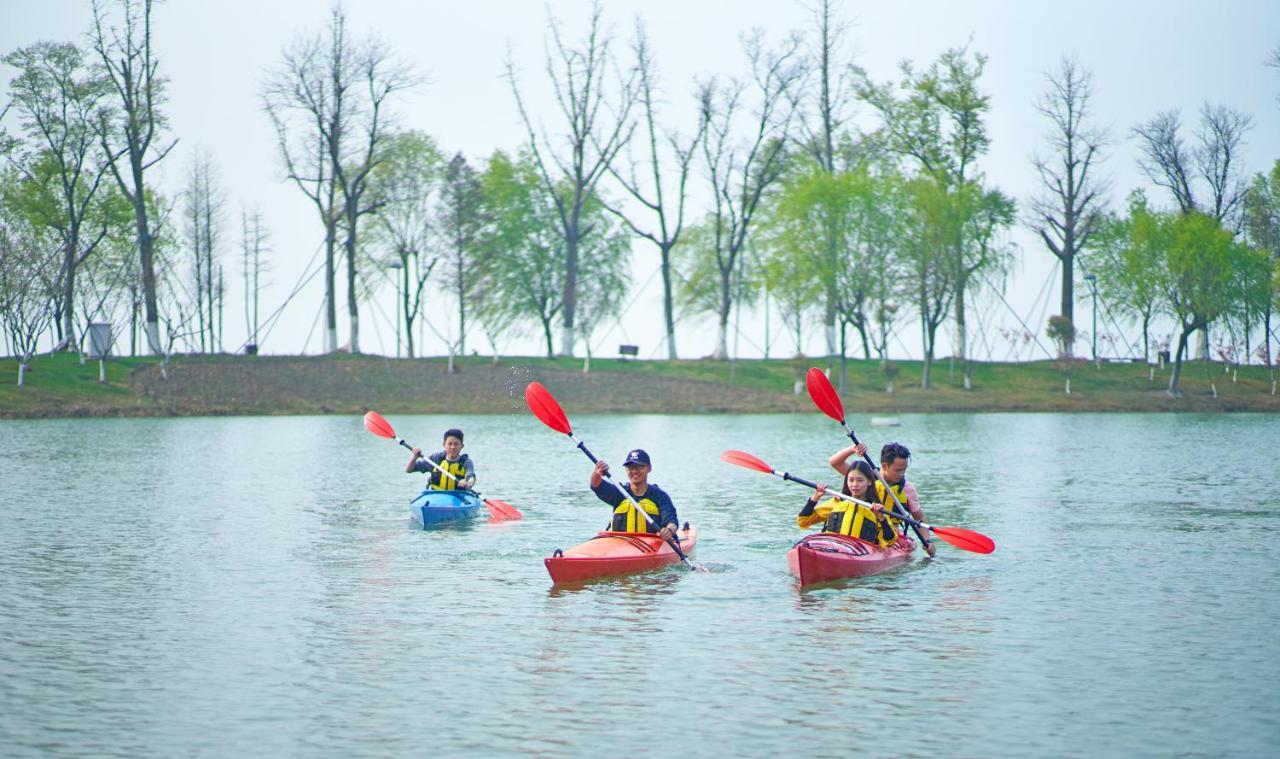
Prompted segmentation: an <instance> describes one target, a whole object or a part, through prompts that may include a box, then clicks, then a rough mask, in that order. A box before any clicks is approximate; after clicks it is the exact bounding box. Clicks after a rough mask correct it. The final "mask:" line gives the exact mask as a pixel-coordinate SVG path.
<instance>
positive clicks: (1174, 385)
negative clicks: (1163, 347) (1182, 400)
mask: <svg viewBox="0 0 1280 759" xmlns="http://www.w3.org/2000/svg"><path fill="white" fill-rule="evenodd" d="M1192 331H1193V329H1186V328H1184V329H1183V330H1182V334H1181V335H1179V336H1178V352H1177V354H1176V356H1175V357H1174V360H1173V371H1172V372H1170V373H1169V389H1168V391H1167V392H1168V394H1169V396H1170V397H1172V398H1176V397H1177V396H1178V377H1179V376H1180V375H1181V374H1182V356H1183V354H1184V353H1186V351H1187V338H1189V337H1190V336H1191V333H1192Z"/></svg>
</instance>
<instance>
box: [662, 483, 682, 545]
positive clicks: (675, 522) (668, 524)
mask: <svg viewBox="0 0 1280 759" xmlns="http://www.w3.org/2000/svg"><path fill="white" fill-rule="evenodd" d="M658 524H659V525H661V526H662V529H660V530H658V534H660V535H662V538H663V540H666V539H667V538H670V537H672V536H674V535H675V534H676V531H677V530H678V529H679V525H680V517H678V516H676V505H675V504H674V503H672V502H671V496H669V495H667V494H666V492H665V491H663V492H662V496H661V497H660V498H659V499H658Z"/></svg>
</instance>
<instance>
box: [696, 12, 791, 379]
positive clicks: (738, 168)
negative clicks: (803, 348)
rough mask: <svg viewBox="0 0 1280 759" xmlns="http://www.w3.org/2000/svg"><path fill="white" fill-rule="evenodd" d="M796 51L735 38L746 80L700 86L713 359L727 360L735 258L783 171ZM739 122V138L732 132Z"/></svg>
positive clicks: (787, 44)
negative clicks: (714, 292)
mask: <svg viewBox="0 0 1280 759" xmlns="http://www.w3.org/2000/svg"><path fill="white" fill-rule="evenodd" d="M799 45H800V42H799V40H798V39H797V38H795V37H791V38H788V39H787V40H785V41H784V42H783V43H782V45H781V46H780V47H779V48H778V49H777V50H774V51H769V50H766V49H765V44H764V36H763V33H760V32H757V33H755V34H753V35H751V36H749V37H746V38H744V40H743V47H744V50H745V53H746V57H747V62H748V66H749V69H750V71H751V79H750V81H749V82H748V81H743V80H733V81H730V82H728V83H726V84H720V83H719V82H717V81H716V80H711V81H709V82H706V83H705V84H703V85H702V94H701V101H702V103H703V104H704V107H706V108H708V109H709V114H708V115H707V125H708V126H707V138H706V140H704V141H703V159H704V164H705V170H706V177H707V182H708V185H709V186H708V189H709V190H710V191H711V197H712V203H711V210H710V212H709V215H708V217H707V221H706V226H707V230H706V231H707V235H708V237H707V238H706V242H707V243H708V245H707V246H706V247H705V248H704V250H706V251H708V252H709V253H710V254H711V256H712V258H713V260H714V261H715V272H716V283H717V285H718V293H719V295H718V302H717V304H716V308H715V314H716V317H717V321H718V327H719V338H718V340H717V342H716V349H715V353H714V356H715V357H716V358H718V359H725V358H728V357H729V343H728V335H729V317H730V314H731V312H732V310H733V307H734V305H735V293H736V291H737V290H738V289H739V287H738V284H739V283H740V281H741V279H742V277H741V275H740V274H738V275H735V272H738V271H739V269H741V266H742V264H741V261H740V260H739V259H740V258H741V257H742V255H743V254H744V252H745V250H746V247H747V242H748V234H749V233H750V231H751V230H752V229H753V222H754V221H755V217H756V212H757V211H758V210H759V209H760V205H761V202H762V201H763V200H764V197H765V193H766V192H768V191H769V190H770V189H771V188H772V187H773V185H774V183H776V182H777V181H778V180H779V179H781V178H782V176H783V174H784V172H785V170H786V168H787V155H788V153H787V141H788V139H789V135H790V130H791V126H792V121H793V118H794V116H795V108H794V107H793V102H794V101H792V100H790V99H789V91H790V88H791V87H792V86H794V84H795V83H796V81H797V79H798V77H799V75H800V73H801V68H800V67H799V66H798V62H797V54H798V49H799ZM749 91H750V94H753V95H754V98H753V99H754V102H753V103H750V104H748V103H747V102H745V98H746V97H747V96H748V94H749ZM748 108H752V109H753V110H751V111H748ZM744 120H745V121H746V122H747V126H746V128H745V131H746V138H745V139H743V137H742V136H741V134H740V132H739V130H740V128H741V127H740V122H741V121H744Z"/></svg>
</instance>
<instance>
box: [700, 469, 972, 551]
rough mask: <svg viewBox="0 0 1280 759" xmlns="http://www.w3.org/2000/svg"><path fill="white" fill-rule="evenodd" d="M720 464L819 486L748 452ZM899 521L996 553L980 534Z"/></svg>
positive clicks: (834, 493) (842, 497)
mask: <svg viewBox="0 0 1280 759" xmlns="http://www.w3.org/2000/svg"><path fill="white" fill-rule="evenodd" d="M720 460H721V461H724V462H727V463H729V464H733V465H734V466H740V467H742V468H744V469H751V470H754V471H757V472H764V473H765V474H772V475H774V476H775V477H781V478H782V479H784V480H787V481H789V482H797V483H799V484H801V485H804V486H806V487H810V488H816V487H818V485H817V483H815V482H810V481H809V480H806V479H803V478H801V477H797V476H795V475H794V474H791V473H790V472H783V471H779V470H777V469H774V468H773V467H771V466H769V464H768V463H766V462H765V461H764V459H761V458H759V457H757V456H752V455H751V454H750V453H747V452H746V451H725V452H724V453H722V454H720ZM828 493H829V494H830V495H831V496H832V497H833V498H839V499H840V500H842V501H851V502H853V503H860V504H862V505H863V506H868V507H870V506H872V505H873V504H871V503H868V502H866V501H863V500H861V499H858V498H854V497H853V496H848V495H845V494H844V493H841V492H839V491H830V490H829V491H828ZM894 516H898V515H896V514H895V515H894ZM898 518H899V519H901V520H902V521H904V522H906V523H907V524H909V525H911V526H912V527H916V528H924V529H927V530H933V534H934V535H937V536H938V537H939V538H941V539H942V540H944V541H946V542H947V543H950V544H951V545H953V546H955V547H956V548H959V549H962V550H965V551H972V552H974V553H991V552H992V551H994V550H996V544H995V542H994V541H992V540H991V538H988V537H987V536H986V535H983V534H982V533H980V532H974V531H973V530H966V529H963V528H960V527H933V526H931V525H927V524H925V523H924V522H917V521H916V520H914V519H912V518H911V517H907V516H899V517H898Z"/></svg>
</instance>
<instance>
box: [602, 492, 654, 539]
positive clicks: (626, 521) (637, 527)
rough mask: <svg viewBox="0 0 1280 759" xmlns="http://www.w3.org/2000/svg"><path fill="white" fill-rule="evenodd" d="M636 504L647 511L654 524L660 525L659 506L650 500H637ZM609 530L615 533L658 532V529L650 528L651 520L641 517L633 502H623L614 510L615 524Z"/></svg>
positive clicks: (642, 498)
mask: <svg viewBox="0 0 1280 759" xmlns="http://www.w3.org/2000/svg"><path fill="white" fill-rule="evenodd" d="M636 502H637V503H639V504H640V508H642V509H644V510H645V513H647V514H648V515H649V516H650V517H652V518H653V523H654V524H657V523H658V504H656V503H654V502H653V501H652V500H650V499H648V498H644V497H641V498H637V499H636ZM609 529H611V530H613V531H614V532H657V531H658V530H657V528H655V527H651V526H649V520H647V519H645V518H644V517H642V516H641V515H640V512H638V511H636V508H635V507H634V506H632V505H631V501H629V500H627V501H623V502H622V503H620V504H618V505H617V507H616V508H614V510H613V523H612V524H611V525H610V526H609Z"/></svg>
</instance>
